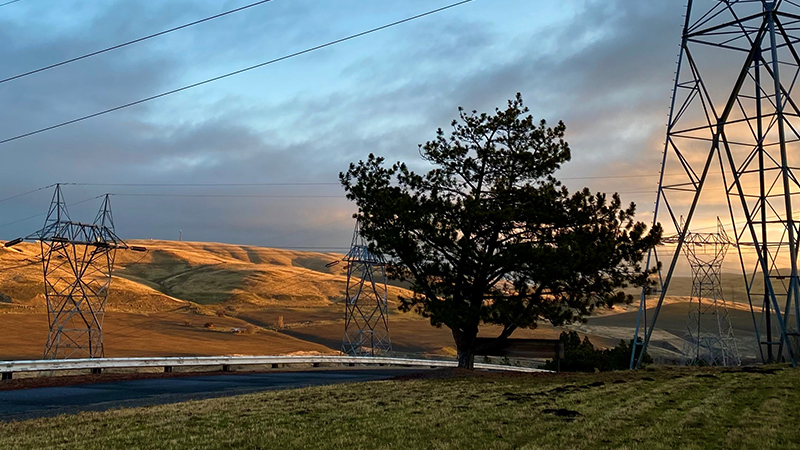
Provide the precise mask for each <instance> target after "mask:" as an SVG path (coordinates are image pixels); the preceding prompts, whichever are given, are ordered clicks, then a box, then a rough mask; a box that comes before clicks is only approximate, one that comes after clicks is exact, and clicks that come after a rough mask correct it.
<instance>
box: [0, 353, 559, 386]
mask: <svg viewBox="0 0 800 450" xmlns="http://www.w3.org/2000/svg"><path fill="white" fill-rule="evenodd" d="M278 364H283V365H292V364H312V365H315V366H318V365H319V364H341V365H386V366H410V367H431V368H436V367H457V366H458V362H456V361H446V360H429V359H407V358H389V357H364V356H193V357H152V358H86V359H50V360H47V359H41V360H29V361H0V373H2V374H3V379H4V380H5V379H11V377H12V374H13V373H18V372H43V371H50V370H80V369H90V370H93V371H102V370H103V369H131V368H152V367H163V368H164V371H165V372H171V371H172V368H174V367H203V366H222V367H223V370H228V369H229V368H230V366H245V365H273V367H274V365H278ZM475 368H476V369H481V370H497V371H507V372H528V373H532V372H550V371H549V370H543V369H532V368H528V367H517V366H505V365H499V364H483V363H475Z"/></svg>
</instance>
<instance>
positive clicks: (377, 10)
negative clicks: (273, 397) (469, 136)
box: [0, 0, 684, 251]
mask: <svg viewBox="0 0 800 450" xmlns="http://www.w3.org/2000/svg"><path fill="white" fill-rule="evenodd" d="M251 1H252V0H236V1H210V0H208V1H206V0H192V1H185V0H170V1H168V2H164V1H155V0H136V1H133V0H118V1H104V2H96V1H89V0H61V1H58V2H56V1H53V0H21V1H19V2H17V3H13V4H9V5H6V6H3V7H0V78H6V77H10V76H14V75H17V74H19V73H23V72H26V71H29V70H34V69H38V68H40V67H43V66H47V65H49V64H52V63H56V62H60V61H62V60H64V59H68V58H73V57H77V56H81V55H83V54H86V53H89V52H92V51H96V50H100V49H102V48H105V47H108V46H112V45H115V44H119V43H122V42H125V41H128V40H131V39H135V38H139V37H142V36H145V35H148V34H151V33H155V32H159V31H162V30H164V29H168V28H170V27H174V26H178V25H182V24H184V23H187V22H191V21H194V20H198V19H202V18H204V17H207V16H210V15H213V14H217V13H220V12H223V11H226V10H229V9H232V8H236V7H239V6H243V5H246V4H248V3H250V2H251ZM451 2H452V1H448V0H445V1H440V0H436V1H432V0H426V1H423V0H382V1H380V2H376V1H367V0H338V1H330V0H327V1H326V0H272V1H270V2H268V3H265V4H262V5H259V6H256V7H253V8H250V9H247V10H245V11H241V12H238V13H236V14H232V15H229V16H226V17H222V18H219V19H216V20H212V21H209V22H206V23H203V24H200V25H197V26H193V27H190V28H187V29H184V30H180V31H177V32H174V33H170V34H168V35H165V36H161V37H158V38H155V39H152V40H149V41H146V42H142V43H139V44H136V45H132V46H129V47H126V48H123V49H120V50H116V51H113V52H109V53H105V54H103V55H99V56H96V57H93V58H90V59H87V60H83V61H79V62H76V63H73V64H70V65H67V66H63V67H59V68H56V69H52V70H49V71H46V72H43V73H38V74H34V75H31V76H27V77H24V78H20V79H17V80H13V81H9V82H6V83H0V140H3V139H6V138H9V137H13V136H16V135H19V134H23V133H26V132H29V131H33V130H37V129H40V128H43V127H47V126H50V125H54V124H57V123H60V122H64V121H68V120H71V119H75V118H77V117H81V116H84V115H88V114H92V113H95V112H98V111H102V110H105V109H108V108H112V107H115V106H118V105H121V104H125V103H128V102H132V101H136V100H139V99H142V98H146V97H149V96H152V95H156V94H159V93H162V92H165V91H169V90H172V89H175V88H178V87H181V86H184V85H188V84H192V83H195V82H198V81H202V80H204V79H207V78H211V77H214V76H217V75H221V74H224V73H227V72H231V71H234V70H238V69H241V68H244V67H248V66H251V65H254V64H258V63H261V62H264V61H268V60H271V59H274V58H279V57H281V56H284V55H288V54H291V53H294V52H297V51H301V50H304V49H306V48H310V47H314V46H316V45H320V44H324V43H326V42H329V41H332V40H334V39H338V38H342V37H345V36H348V35H351V34H355V33H358V32H362V31H365V30H368V29H371V28H375V27H378V26H381V25H385V24H387V23H391V22H394V21H397V20H401V19H405V18H407V17H410V16H413V15H416V14H420V13H423V12H426V11H429V10H432V9H435V8H438V7H442V6H445V5H447V4H449V3H451ZM683 13H684V6H683V5H682V4H681V2H663V1H659V2H654V1H647V2H633V1H630V0H597V1H596V0H561V1H552V0H550V1H546V0H474V1H472V2H470V3H467V4H464V5H461V6H458V7H456V8H453V9H449V10H446V11H443V12H440V13H437V14H435V15H432V16H428V17H424V18H421V19H419V20H416V21H413V22H410V23H405V24H402V25H399V26H396V27H393V28H391V29H387V30H383V31H380V32H377V33H374V34H371V35H367V36H363V37H360V38H357V39H354V40H351V41H348V42H344V43H341V44H338V45H335V46H332V47H328V48H325V49H322V50H318V51H315V52H312V53H308V54H305V55H302V56H299V57H295V58H291V59H288V60H285V61H281V62H278V63H275V64H271V65H268V66H265V67H262V68H260V69H256V70H253V71H249V72H246V73H243V74H240V75H236V76H233V77H229V78H226V79H224V80H220V81H217V82H214V83H210V84H207V85H204V86H201V87H198V88H195V89H191V90H188V91H184V92H181V93H178V94H175V95H172V96H169V97H165V98H161V99H158V100H154V101H152V102H148V103H145V104H142V105H138V106H135V107H131V108H127V109H124V110H121V111H117V112H114V113H111V114H107V115H103V116H100V117H97V118H94V119H91V120H87V121H83V122H80V123H76V124H73V125H69V126H65V127H62V128H58V129H55V130H51V131H49V132H45V133H41V134H37V135H34V136H31V137H27V138H24V139H19V140H15V141H12V142H8V143H5V144H0V155H2V159H0V167H2V168H3V169H4V170H3V171H2V174H3V176H2V178H0V239H4V240H7V239H13V238H15V237H17V236H23V235H27V234H29V233H31V232H33V231H35V230H36V229H38V228H40V227H41V225H42V222H43V220H44V217H43V213H45V212H46V210H47V207H48V204H49V201H50V196H51V195H52V191H51V190H41V191H38V192H35V193H32V194H29V195H25V196H22V197H18V198H13V199H10V200H5V201H3V199H6V198H8V197H12V196H15V195H17V194H21V193H24V192H28V191H31V190H34V189H37V188H40V187H43V186H47V185H50V184H53V183H81V184H89V185H78V186H73V185H68V186H65V187H64V195H65V197H66V199H67V202H68V203H70V204H74V203H78V204H76V205H74V206H73V207H72V208H71V209H70V212H71V216H72V219H73V220H78V221H91V220H92V219H93V218H94V214H95V212H96V209H97V208H98V207H99V206H100V199H93V200H89V199H92V198H93V197H95V196H98V195H101V194H103V193H106V192H108V193H112V194H114V195H113V197H112V199H111V202H112V207H113V210H114V218H115V222H116V227H117V231H118V234H119V235H120V236H121V237H122V238H123V239H149V238H153V239H177V238H178V236H179V232H180V233H181V235H182V238H183V239H184V240H191V241H213V242H226V243H235V244H246V245H259V246H273V247H284V248H302V249H320V250H322V249H330V250H339V251H342V250H344V249H345V248H346V247H347V246H348V245H349V243H350V237H351V234H352V229H353V221H352V214H353V213H354V212H355V206H354V205H353V204H352V203H350V202H349V201H347V200H346V199H345V197H344V191H343V189H342V188H341V186H340V185H339V184H338V174H339V172H341V171H344V170H346V169H347V166H348V165H349V163H350V162H352V161H357V160H359V159H364V158H366V156H367V155H368V154H369V153H371V152H372V153H375V154H377V155H381V156H384V157H386V159H387V160H388V161H405V162H408V163H410V164H411V165H412V167H417V168H420V169H424V166H423V165H422V162H421V161H420V159H419V155H418V145H419V144H421V143H424V142H426V141H427V140H430V139H433V138H434V136H435V132H436V129H437V128H439V127H442V128H444V129H447V127H449V123H450V121H451V120H452V119H453V118H454V117H456V114H457V107H458V106H463V107H464V108H466V109H468V110H473V109H475V110H478V111H493V110H494V108H496V107H503V106H505V104H506V102H507V100H508V99H510V98H512V97H513V96H514V95H515V93H517V92H520V93H521V94H522V96H523V98H524V100H525V103H526V104H527V105H528V106H529V107H530V109H531V113H532V114H533V115H534V117H535V118H537V119H539V118H543V119H546V120H547V121H548V122H549V123H551V124H555V123H557V121H559V120H563V121H564V122H565V123H566V125H567V140H568V142H569V143H570V146H571V148H572V161H571V162H569V163H567V164H566V165H565V166H564V168H563V169H562V170H561V171H560V172H559V174H558V176H559V177H560V178H561V179H562V180H564V182H565V184H566V185H567V186H568V187H570V188H571V189H580V188H582V187H584V186H588V187H590V188H591V189H592V190H599V191H604V192H620V195H621V196H622V198H623V200H624V201H626V202H631V201H632V202H635V203H636V204H637V205H638V218H639V219H640V220H643V221H647V222H649V221H651V220H652V214H651V210H652V207H653V201H654V200H655V191H656V187H657V186H656V185H657V180H658V177H657V174H658V171H659V169H660V167H659V164H660V158H661V152H662V150H663V141H664V133H665V124H666V120H667V112H668V106H669V100H670V93H671V92H670V91H671V89H672V79H673V75H674V71H675V64H676V59H677V54H678V50H679V48H678V45H679V42H680V32H681V27H682V25H683V18H682V15H683ZM223 183H229V184H234V183H235V184H273V185H270V186H248V187H241V186H239V187H234V186H226V187H223V186H214V187H208V186H207V187H197V186H194V187H188V186H186V187H179V186H131V185H135V184H140V185H141V184H223ZM279 183H309V184H307V185H302V186H299V185H293V186H277V185H275V184H279ZM85 200H89V201H85ZM37 215H38V216H37Z"/></svg>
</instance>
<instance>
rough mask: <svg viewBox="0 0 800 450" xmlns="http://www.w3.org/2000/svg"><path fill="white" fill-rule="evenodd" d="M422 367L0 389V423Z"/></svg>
mask: <svg viewBox="0 0 800 450" xmlns="http://www.w3.org/2000/svg"><path fill="white" fill-rule="evenodd" d="M420 371H424V369H419V368H417V369H380V370H378V369H367V370H364V369H361V370H326V371H312V372H274V373H245V374H241V373H240V374H230V375H209V376H204V375H201V376H191V377H185V378H184V377H173V378H152V379H143V380H129V381H117V382H106V383H97V384H85V385H77V386H64V387H45V388H35V389H20V390H13V391H0V421H11V420H25V419H33V418H37V417H51V416H57V415H60V414H75V413H78V412H82V411H105V410H108V409H112V408H130V407H137V406H149V405H159V404H165V403H177V402H185V401H188V400H198V399H204V398H212V397H224V396H229V395H239V394H248V393H252V392H260V391H267V390H274V389H289V388H299V387H306V386H320V385H326V384H336V383H352V382H360V381H374V380H384V379H388V378H392V377H394V376H397V375H403V374H408V373H415V372H420Z"/></svg>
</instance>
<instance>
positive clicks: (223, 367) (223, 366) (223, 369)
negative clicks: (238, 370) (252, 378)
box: [222, 364, 231, 372]
mask: <svg viewBox="0 0 800 450" xmlns="http://www.w3.org/2000/svg"><path fill="white" fill-rule="evenodd" d="M222 371H223V372H230V371H231V366H229V365H228V364H223V365H222Z"/></svg>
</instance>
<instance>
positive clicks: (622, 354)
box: [543, 331, 653, 372]
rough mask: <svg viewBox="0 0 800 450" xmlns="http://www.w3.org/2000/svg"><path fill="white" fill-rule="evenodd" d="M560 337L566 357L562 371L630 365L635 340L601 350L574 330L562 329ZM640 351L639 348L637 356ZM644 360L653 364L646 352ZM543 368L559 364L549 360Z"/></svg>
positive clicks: (592, 370) (601, 369)
mask: <svg viewBox="0 0 800 450" xmlns="http://www.w3.org/2000/svg"><path fill="white" fill-rule="evenodd" d="M559 339H560V340H561V342H563V343H564V358H563V359H562V360H561V367H560V370H561V371H562V372H595V371H600V372H608V371H611V370H626V369H628V368H629V367H630V361H631V345H633V340H631V343H630V345H629V344H628V343H626V342H625V341H623V340H620V341H619V344H617V346H616V347H614V348H608V349H602V350H601V349H596V348H594V345H592V343H591V342H590V341H589V337H587V336H584V338H583V341H581V337H580V336H578V333H576V332H574V331H570V332H566V331H562V332H561V336H560V337H559ZM640 348H641V347H640ZM640 351H641V350H637V354H636V357H637V358H638V357H639V352H640ZM642 361H643V362H644V363H645V364H651V363H652V362H653V358H651V357H650V355H649V354H647V352H645V354H644V358H643V359H642ZM543 368H544V369H548V370H556V368H557V365H556V363H555V361H553V360H548V361H547V362H546V363H545V365H544V366H543Z"/></svg>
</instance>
